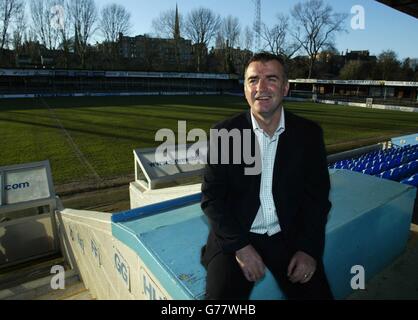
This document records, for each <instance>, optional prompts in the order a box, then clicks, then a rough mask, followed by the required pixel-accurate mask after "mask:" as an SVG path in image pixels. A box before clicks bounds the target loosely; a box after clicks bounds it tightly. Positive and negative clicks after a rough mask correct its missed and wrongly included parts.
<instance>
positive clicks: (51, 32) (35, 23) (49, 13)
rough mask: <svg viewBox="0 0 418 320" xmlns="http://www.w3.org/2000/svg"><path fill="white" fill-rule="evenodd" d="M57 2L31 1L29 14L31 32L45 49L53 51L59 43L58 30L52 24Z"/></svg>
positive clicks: (55, 0) (52, 0)
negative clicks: (30, 17)
mask: <svg viewBox="0 0 418 320" xmlns="http://www.w3.org/2000/svg"><path fill="white" fill-rule="evenodd" d="M58 3H59V2H58V1H57V0H31V2H30V12H31V16H32V30H33V31H34V33H35V34H36V36H37V38H38V39H39V40H40V43H41V44H43V45H44V46H45V47H46V48H47V49H49V50H54V49H56V48H57V46H58V42H59V34H60V31H59V28H58V26H57V25H56V24H55V23H54V20H53V19H54V15H55V12H54V6H56V5H57V4H58Z"/></svg>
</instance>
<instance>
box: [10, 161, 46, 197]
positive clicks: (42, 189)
mask: <svg viewBox="0 0 418 320" xmlns="http://www.w3.org/2000/svg"><path fill="white" fill-rule="evenodd" d="M4 178H5V179H4V182H5V183H4V191H5V203H6V204H14V203H19V202H26V201H31V200H40V199H46V198H49V197H50V196H51V194H50V192H49V186H48V176H47V172H46V168H33V169H27V170H19V171H15V172H6V173H5V177H4Z"/></svg>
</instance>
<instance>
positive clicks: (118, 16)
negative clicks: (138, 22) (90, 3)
mask: <svg viewBox="0 0 418 320" xmlns="http://www.w3.org/2000/svg"><path fill="white" fill-rule="evenodd" d="M130 19H131V14H130V13H129V12H128V10H126V9H125V7H123V6H122V5H120V4H115V3H112V4H109V5H107V6H106V7H104V8H103V9H102V12H101V18H100V30H101V31H102V32H103V35H104V36H105V39H106V41H108V42H117V40H118V37H119V33H122V34H127V33H128V32H129V30H130V29H131V22H130Z"/></svg>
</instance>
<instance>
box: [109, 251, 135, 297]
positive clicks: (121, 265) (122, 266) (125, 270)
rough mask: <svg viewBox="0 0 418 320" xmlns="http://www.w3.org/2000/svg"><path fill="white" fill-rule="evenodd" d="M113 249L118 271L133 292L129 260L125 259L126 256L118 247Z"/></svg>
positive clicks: (115, 265)
mask: <svg viewBox="0 0 418 320" xmlns="http://www.w3.org/2000/svg"><path fill="white" fill-rule="evenodd" d="M113 249H114V250H113V262H114V267H115V269H116V272H117V274H118V275H119V278H120V279H121V281H122V282H123V283H124V284H125V286H126V287H127V288H128V290H129V292H131V285H130V275H129V265H128V262H127V261H126V260H125V259H124V257H123V256H122V254H121V253H120V252H119V250H118V249H117V248H116V247H113Z"/></svg>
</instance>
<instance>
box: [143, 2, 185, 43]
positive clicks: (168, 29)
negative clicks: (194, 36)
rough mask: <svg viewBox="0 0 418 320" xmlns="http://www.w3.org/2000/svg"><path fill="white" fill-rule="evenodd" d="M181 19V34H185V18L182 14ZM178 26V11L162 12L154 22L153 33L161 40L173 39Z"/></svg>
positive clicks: (179, 15)
mask: <svg viewBox="0 0 418 320" xmlns="http://www.w3.org/2000/svg"><path fill="white" fill-rule="evenodd" d="M178 17H179V28H180V34H184V18H183V15H182V14H181V13H179V14H178ZM175 26H176V9H170V10H167V11H164V12H161V13H160V15H159V16H158V17H157V18H154V19H153V20H152V26H151V28H152V30H153V33H154V34H155V35H156V36H158V37H161V38H173V35H174V33H175Z"/></svg>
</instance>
